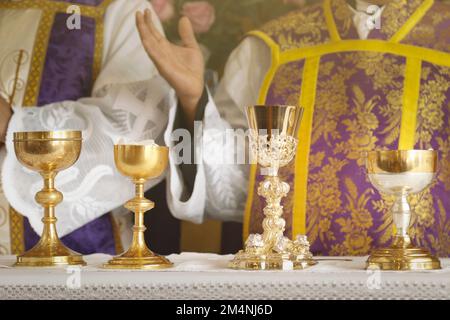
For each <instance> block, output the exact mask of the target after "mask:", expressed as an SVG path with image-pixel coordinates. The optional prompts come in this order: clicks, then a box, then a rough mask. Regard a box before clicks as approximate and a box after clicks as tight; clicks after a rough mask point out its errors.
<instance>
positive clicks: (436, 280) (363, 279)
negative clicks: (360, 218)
mask: <svg viewBox="0 0 450 320" xmlns="http://www.w3.org/2000/svg"><path fill="white" fill-rule="evenodd" d="M109 258H110V256H107V255H91V256H86V257H85V260H86V262H87V266H85V267H74V266H69V267H62V268H33V269H30V268H25V267H24V268H11V266H12V264H13V263H14V262H15V257H13V256H3V257H0V299H11V300H13V299H27V300H38V299H95V300H97V299H102V300H103V299H119V300H155V299H163V300H170V299H180V300H204V299H207V300H242V299H245V300H250V299H251V300H269V299H270V300H273V299H280V300H290V299H299V300H306V299H333V300H334V299H343V300H357V299H389V300H392V299H406V300H410V299H450V259H442V260H441V262H442V269H441V270H435V271H424V272H411V271H407V272H401V271H400V272H392V271H378V270H365V269H364V266H365V261H366V259H367V257H316V259H317V260H318V262H319V263H318V264H317V265H315V266H312V267H310V268H308V269H305V270H299V271H240V270H231V269H228V268H227V264H228V262H229V261H230V260H231V259H232V258H233V257H232V256H231V255H229V256H220V255H215V254H199V253H182V254H180V255H171V256H169V257H168V258H169V259H170V260H171V261H172V262H173V263H174V267H173V268H170V269H164V270H161V271H130V270H107V269H101V268H99V267H100V266H101V265H102V263H104V262H105V261H107V260H108V259H109Z"/></svg>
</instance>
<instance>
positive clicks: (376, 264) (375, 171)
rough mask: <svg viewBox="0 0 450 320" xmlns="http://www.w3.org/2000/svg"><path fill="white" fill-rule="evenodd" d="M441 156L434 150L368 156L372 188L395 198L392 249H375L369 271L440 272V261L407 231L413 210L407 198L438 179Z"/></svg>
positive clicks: (377, 153)
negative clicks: (372, 269) (437, 270)
mask: <svg viewBox="0 0 450 320" xmlns="http://www.w3.org/2000/svg"><path fill="white" fill-rule="evenodd" d="M437 162H438V153H437V151H433V150H393V151H371V152H368V153H367V158H366V168H367V175H368V178H369V180H370V182H371V183H372V184H373V186H374V187H375V188H376V189H377V190H378V191H379V192H380V193H383V194H386V195H392V196H394V197H395V202H394V204H393V206H392V209H391V211H392V215H393V222H394V226H395V230H396V231H395V234H394V236H393V241H392V246H391V247H390V248H384V249H376V250H375V251H373V252H372V253H371V255H370V257H369V259H368V260H367V265H366V267H367V268H378V269H380V270H433V269H440V268H441V264H440V262H439V259H438V258H436V257H434V256H433V255H431V254H430V252H429V251H428V250H426V249H422V248H417V247H415V246H413V244H412V243H411V238H410V237H409V235H408V229H409V227H410V222H411V208H410V205H409V202H408V196H409V195H412V194H417V193H420V192H422V191H424V190H425V189H426V188H428V187H429V186H430V185H431V183H432V182H433V179H434V178H435V176H436V171H437Z"/></svg>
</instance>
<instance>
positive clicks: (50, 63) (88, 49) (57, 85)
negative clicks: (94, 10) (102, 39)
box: [38, 13, 96, 105]
mask: <svg viewBox="0 0 450 320" xmlns="http://www.w3.org/2000/svg"><path fill="white" fill-rule="evenodd" d="M68 17H69V15H68V14H65V13H58V14H56V15H55V21H54V24H53V28H52V32H51V35H50V41H49V45H48V48H47V57H46V59H45V65H44V71H43V74H42V77H41V88H40V93H39V99H38V105H45V104H49V103H52V102H55V101H63V100H77V99H79V98H80V97H87V96H89V95H90V93H91V89H92V74H93V62H94V48H95V27H96V26H95V20H94V19H92V18H89V17H83V16H82V17H81V29H80V30H77V29H74V30H68V29H67V27H66V21H67V19H68Z"/></svg>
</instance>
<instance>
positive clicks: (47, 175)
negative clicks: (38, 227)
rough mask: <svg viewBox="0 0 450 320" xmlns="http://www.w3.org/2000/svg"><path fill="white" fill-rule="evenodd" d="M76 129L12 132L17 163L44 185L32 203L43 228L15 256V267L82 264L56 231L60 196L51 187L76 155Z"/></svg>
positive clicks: (78, 149)
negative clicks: (38, 210) (40, 211)
mask: <svg viewBox="0 0 450 320" xmlns="http://www.w3.org/2000/svg"><path fill="white" fill-rule="evenodd" d="M81 144H82V134H81V132H80V131H49V132H15V133H14V151H15V153H16V157H17V159H18V160H19V162H20V163H21V164H22V165H24V166H25V167H27V168H28V169H31V170H33V171H37V172H39V174H40V175H41V176H42V178H43V179H44V187H43V188H42V190H41V191H39V192H38V193H36V197H35V199H36V202H38V203H39V204H40V205H41V206H42V207H43V208H44V217H43V218H42V222H43V224H44V229H43V231H42V236H41V239H40V240H39V242H38V243H37V244H36V245H35V246H34V247H33V248H32V249H30V250H29V251H27V252H25V253H24V254H23V255H20V256H18V257H17V262H16V264H15V266H20V267H51V266H60V265H85V264H86V263H85V262H84V261H83V258H82V256H81V255H80V254H78V253H76V252H74V251H72V250H70V249H69V248H67V247H66V246H65V245H64V244H63V243H62V242H61V241H60V240H59V238H58V234H57V232H56V215H55V207H56V206H57V205H58V204H59V203H61V202H62V200H63V195H62V193H61V192H59V191H58V190H56V189H55V185H54V180H55V177H56V175H57V173H58V172H59V171H61V170H64V169H67V168H69V167H71V166H72V165H73V164H74V163H75V162H76V161H77V160H78V157H79V156H80V152H81Z"/></svg>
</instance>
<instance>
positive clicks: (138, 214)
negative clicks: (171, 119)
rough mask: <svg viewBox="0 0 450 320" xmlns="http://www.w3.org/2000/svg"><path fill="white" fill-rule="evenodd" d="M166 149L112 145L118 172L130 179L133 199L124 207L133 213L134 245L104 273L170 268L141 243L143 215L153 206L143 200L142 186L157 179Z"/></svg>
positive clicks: (115, 259) (161, 171) (167, 152)
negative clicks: (109, 270) (109, 271)
mask: <svg viewBox="0 0 450 320" xmlns="http://www.w3.org/2000/svg"><path fill="white" fill-rule="evenodd" d="M168 159H169V148H167V147H160V146H153V145H131V144H130V145H127V144H124V145H115V146H114V160H115V163H116V167H117V169H118V170H119V172H120V173H121V174H122V175H124V176H127V177H129V178H131V179H132V181H133V183H134V184H135V188H136V196H135V197H134V198H133V199H131V200H130V201H128V202H127V203H126V204H125V208H127V209H128V210H130V211H132V212H134V220H135V224H134V227H133V241H132V243H131V246H130V248H129V249H128V251H126V252H125V253H123V254H121V255H120V256H117V257H114V258H113V259H111V260H110V261H108V263H106V264H104V265H103V267H104V268H107V269H162V268H168V267H171V266H172V263H171V262H170V261H169V260H167V259H166V258H164V257H161V256H158V255H156V254H154V253H153V252H152V251H150V249H149V248H148V247H147V245H146V243H145V239H144V231H145V230H146V228H145V225H144V213H145V212H146V211H148V210H150V209H153V208H154V206H155V204H154V202H152V201H150V200H148V199H146V198H145V197H144V183H145V182H146V181H147V180H149V179H154V178H157V177H159V176H160V175H161V174H162V173H163V172H164V170H165V169H166V167H167V163H168Z"/></svg>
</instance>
